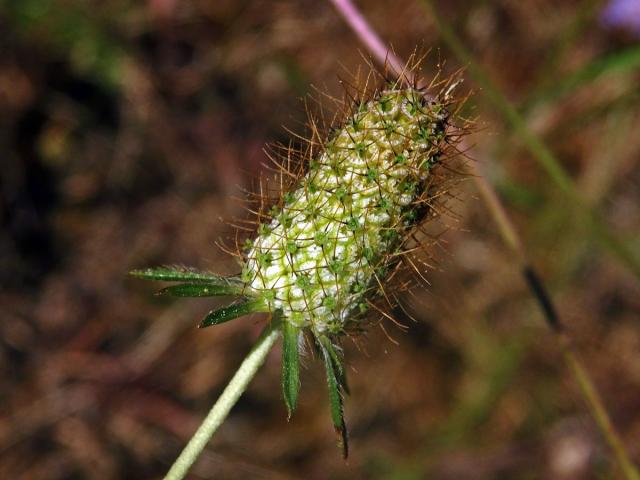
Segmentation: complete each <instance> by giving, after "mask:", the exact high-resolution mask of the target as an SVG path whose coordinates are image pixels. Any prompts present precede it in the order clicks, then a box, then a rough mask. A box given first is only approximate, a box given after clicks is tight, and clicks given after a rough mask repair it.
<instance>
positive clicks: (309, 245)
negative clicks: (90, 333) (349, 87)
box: [242, 84, 447, 334]
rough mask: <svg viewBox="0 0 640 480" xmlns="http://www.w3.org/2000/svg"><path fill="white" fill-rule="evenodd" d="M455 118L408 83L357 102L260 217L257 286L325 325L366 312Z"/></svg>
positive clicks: (253, 266)
mask: <svg viewBox="0 0 640 480" xmlns="http://www.w3.org/2000/svg"><path fill="white" fill-rule="evenodd" d="M446 119H447V113H446V109H445V108H444V105H442V104H441V103H437V102H429V101H427V100H426V99H425V96H424V92H423V91H421V90H418V89H416V88H412V87H403V86H401V85H399V84H391V85H388V87H387V88H386V89H384V90H382V91H380V92H378V93H377V94H375V96H374V97H373V98H371V99H369V100H363V101H362V102H361V103H360V104H359V105H357V106H356V108H355V111H354V112H353V113H352V114H351V116H350V117H349V118H348V120H347V122H346V123H345V124H344V125H342V126H341V127H340V128H339V129H337V130H334V132H333V133H332V134H331V136H330V137H329V138H328V139H327V141H326V143H324V144H323V145H322V148H321V151H320V153H319V154H318V156H317V157H316V158H313V159H310V162H309V165H308V169H307V171H306V173H305V174H304V175H303V176H301V178H300V179H299V180H298V182H297V185H296V186H295V188H294V189H293V190H290V191H289V192H286V193H285V195H284V197H283V202H282V205H281V206H280V207H277V208H276V209H274V210H273V211H272V212H271V216H272V219H271V221H270V222H268V223H264V224H261V225H260V227H259V230H258V235H257V237H256V238H255V240H254V241H253V242H252V243H251V244H250V249H249V250H248V252H247V254H246V257H245V259H244V267H243V274H242V278H243V280H244V281H245V282H246V283H247V285H248V286H249V287H250V288H251V290H252V293H253V294H255V295H256V296H261V297H262V298H264V300H265V303H266V304H267V305H268V308H269V310H270V311H281V312H282V316H283V319H284V320H285V321H288V322H291V323H293V324H294V325H295V326H296V327H300V328H303V327H309V328H310V329H311V330H312V331H313V332H314V333H315V334H326V333H329V334H338V333H340V332H341V331H343V330H344V328H345V324H346V323H347V322H349V321H354V319H356V318H359V317H361V314H362V313H363V312H365V311H366V310H367V309H368V303H367V302H368V298H369V297H371V296H372V294H375V293H376V292H377V291H379V290H380V287H381V283H380V282H382V281H383V280H384V273H385V270H387V269H388V268H389V267H390V266H391V264H392V263H394V260H396V259H397V256H398V254H399V249H400V248H402V243H403V239H405V237H406V233H407V231H409V230H411V229H413V227H414V226H415V224H416V222H417V221H419V220H420V219H421V218H422V215H421V214H420V212H422V211H423V210H424V206H425V204H426V202H428V198H427V197H426V195H427V194H428V191H427V188H426V187H427V185H428V182H427V180H428V178H429V175H430V171H431V169H432V168H433V167H434V166H435V165H436V164H437V163H438V162H439V160H440V155H441V152H442V151H443V149H444V148H445V145H443V143H444V142H445V141H446V135H445V126H446V125H445V121H446Z"/></svg>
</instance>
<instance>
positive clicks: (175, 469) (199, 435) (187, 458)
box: [164, 318, 280, 480]
mask: <svg viewBox="0 0 640 480" xmlns="http://www.w3.org/2000/svg"><path fill="white" fill-rule="evenodd" d="M279 335H280V322H279V320H278V319H277V318H274V319H273V320H272V321H271V322H270V323H269V325H267V326H266V327H265V329H264V330H263V331H262V334H261V335H260V337H259V338H258V340H257V341H256V343H255V345H254V346H253V348H252V349H251V351H250V352H249V354H248V355H247V356H246V358H245V359H244V361H243V362H242V364H241V365H240V367H239V368H238V371H237V372H236V374H235V375H234V376H233V378H232V379H231V381H230V382H229V384H228V385H227V388H225V389H224V392H222V395H220V397H219V398H218V401H217V402H216V403H215V404H214V405H213V408H211V411H210V412H209V414H208V415H207V416H206V418H205V419H204V420H203V422H202V424H201V425H200V427H199V428H198V430H197V431H196V433H195V434H194V435H193V437H191V440H189V443H188V444H187V446H186V447H185V448H184V450H183V451H182V453H181V454H180V456H179V457H178V459H177V460H176V461H175V462H174V464H173V465H172V466H171V469H170V470H169V472H168V473H167V475H166V476H165V477H164V478H165V480H181V479H182V478H184V477H185V476H186V474H187V472H188V471H189V469H190V468H191V466H192V465H193V463H194V462H195V461H196V459H197V458H198V456H199V455H200V453H202V450H203V449H204V447H205V446H206V445H207V443H208V442H209V440H210V439H211V437H212V436H213V434H214V433H215V432H216V430H217V429H218V427H219V426H220V425H221V424H222V422H224V420H225V419H226V418H227V415H228V414H229V411H230V410H231V408H232V407H233V406H234V405H235V404H236V402H237V401H238V399H239V398H240V395H242V393H243V392H244V391H245V390H246V389H247V386H248V385H249V382H251V380H252V379H253V377H254V376H255V374H256V372H257V371H258V369H259V368H260V366H262V364H263V363H264V360H265V358H266V357H267V354H268V353H269V351H270V350H271V348H272V347H273V345H274V344H275V343H276V340H277V339H278V336H279Z"/></svg>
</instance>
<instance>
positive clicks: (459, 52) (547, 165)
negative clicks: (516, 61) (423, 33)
mask: <svg viewBox="0 0 640 480" xmlns="http://www.w3.org/2000/svg"><path fill="white" fill-rule="evenodd" d="M422 4H423V5H424V6H425V8H426V9H427V10H428V12H429V13H430V14H431V16H432V18H433V20H434V21H435V23H436V26H437V27H438V30H439V31H440V34H441V35H442V38H443V39H444V40H445V42H446V43H447V45H448V46H449V47H450V48H451V50H452V51H453V53H454V54H455V55H456V56H457V57H458V58H459V59H460V61H462V62H464V63H466V65H467V67H468V69H469V72H470V73H471V75H472V76H473V77H474V78H475V80H476V81H477V82H478V84H479V85H480V86H481V87H482V88H483V90H484V93H485V95H486V96H487V98H488V99H489V100H490V102H491V103H492V104H493V105H494V107H495V108H496V109H497V110H499V111H500V113H501V114H502V115H503V117H504V119H505V121H506V123H507V124H508V125H509V126H510V127H511V128H512V129H513V131H514V132H515V133H516V134H517V135H518V136H519V137H520V139H521V140H522V142H523V143H524V145H525V146H526V147H527V149H528V150H529V152H530V153H531V154H532V155H533V157H534V158H535V159H536V160H537V162H538V163H539V164H540V166H541V167H542V168H543V169H544V171H545V172H546V173H547V175H548V176H549V178H550V179H551V180H552V181H553V182H554V183H555V184H556V186H557V187H558V188H559V189H560V190H561V191H562V193H563V194H565V195H566V196H567V198H568V199H569V200H571V201H572V202H573V203H574V204H575V205H576V206H577V207H578V213H579V214H580V215H581V216H582V217H583V218H584V219H585V220H586V221H587V225H588V226H589V228H590V229H591V231H592V233H593V235H594V237H595V238H596V239H597V240H598V241H599V242H600V244H601V245H602V246H603V247H605V248H606V249H608V250H609V252H610V253H612V254H613V255H615V256H616V257H618V259H619V260H621V261H622V263H623V264H624V265H625V266H626V267H627V268H628V269H629V270H631V271H632V272H633V273H634V275H635V276H636V277H637V278H640V259H639V258H638V257H637V254H636V252H635V251H633V250H632V249H630V248H629V247H628V246H627V245H626V244H625V243H624V242H622V241H620V240H619V239H618V238H616V237H615V236H614V235H613V234H611V233H610V232H609V231H608V229H607V226H606V224H605V223H604V221H603V220H602V218H601V217H600V215H599V214H598V213H597V212H596V211H594V210H593V209H591V208H590V206H589V205H588V204H587V203H586V202H585V201H584V199H583V198H582V197H581V195H580V193H579V192H578V190H577V189H576V187H575V185H574V183H573V180H572V179H571V176H570V175H569V174H568V173H567V172H566V170H565V169H564V167H563V166H562V165H561V164H560V162H559V160H558V159H557V158H556V156H555V154H554V153H553V152H552V151H551V150H550V149H549V147H547V145H546V144H545V143H544V142H543V141H542V140H540V138H538V136H537V135H535V134H534V133H533V132H531V130H530V129H529V127H528V125H527V123H526V121H525V120H524V118H523V117H522V116H521V115H520V113H519V112H518V110H516V108H515V107H514V106H513V105H512V104H511V102H510V101H509V100H508V99H507V98H506V97H505V96H504V94H503V93H502V92H501V91H500V89H499V88H498V87H497V86H496V85H495V83H494V82H493V80H492V79H491V78H490V76H489V74H488V73H487V72H486V71H485V70H484V69H483V68H482V67H481V66H480V64H479V63H478V62H476V60H475V59H474V58H473V55H472V53H471V52H470V51H469V49H468V48H467V46H466V45H465V44H464V43H463V42H462V40H461V39H460V37H459V36H458V35H457V33H456V32H455V30H454V29H453V28H452V27H451V26H450V25H449V24H448V23H447V22H445V20H444V19H443V18H442V16H441V15H440V13H439V12H438V9H437V8H436V7H435V6H434V3H433V0H422Z"/></svg>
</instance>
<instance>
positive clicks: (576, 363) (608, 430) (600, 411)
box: [564, 339, 640, 480]
mask: <svg viewBox="0 0 640 480" xmlns="http://www.w3.org/2000/svg"><path fill="white" fill-rule="evenodd" d="M564 356H565V360H566V362H567V364H568V365H569V368H570V369H571V371H572V372H573V376H574V377H575V379H576V381H577V382H578V385H579V386H580V391H581V392H582V395H583V396H584V397H585V400H586V401H587V403H588V405H589V409H590V410H591V414H592V415H593V418H594V420H595V421H596V423H597V424H598V428H599V430H600V432H601V433H602V435H603V436H604V437H605V440H606V441H607V443H608V444H609V447H610V448H611V450H612V451H613V454H614V455H615V457H616V460H617V461H618V465H619V467H620V469H621V470H622V472H623V475H624V478H626V479H627V480H640V473H639V472H638V469H637V468H636V467H635V465H634V464H633V463H632V462H631V459H630V458H629V455H628V453H627V450H626V449H625V446H624V444H623V443H622V440H621V439H620V436H619V435H618V433H617V432H616V430H615V428H614V427H613V425H612V424H611V419H610V418H609V415H608V414H607V410H606V408H605V407H604V404H603V403H602V399H601V398H600V395H599V394H598V391H597V390H596V387H595V386H594V384H593V381H592V380H591V377H590V376H589V374H588V373H587V371H586V370H585V369H584V367H583V366H582V363H581V362H580V360H579V358H578V356H577V355H576V353H575V352H574V351H573V350H572V346H571V344H570V343H569V341H568V339H566V340H565V347H564Z"/></svg>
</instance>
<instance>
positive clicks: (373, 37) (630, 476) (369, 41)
mask: <svg viewBox="0 0 640 480" xmlns="http://www.w3.org/2000/svg"><path fill="white" fill-rule="evenodd" d="M330 1H331V3H333V5H334V6H335V7H336V9H337V10H338V13H339V14H340V15H341V16H342V17H343V18H344V20H345V21H346V23H347V24H349V25H350V26H351V28H352V29H353V30H354V32H355V33H356V35H357V36H358V38H359V39H360V41H361V42H362V43H363V44H364V45H365V47H367V50H368V51H369V53H370V54H371V55H372V56H373V58H374V59H375V60H376V61H377V62H379V63H380V64H382V65H386V66H388V67H390V68H392V69H394V71H395V73H396V74H399V75H400V74H402V72H404V71H405V68H404V67H403V65H404V62H403V61H402V60H401V59H400V58H399V57H398V56H397V55H395V54H394V53H393V52H392V51H390V50H389V49H383V48H381V45H384V44H383V42H382V40H381V39H380V36H379V35H378V34H377V33H376V31H375V30H374V29H373V28H372V27H371V25H370V24H369V23H368V22H367V20H366V19H365V18H364V16H363V15H362V13H361V12H360V11H359V10H358V9H357V8H356V7H355V6H354V5H353V3H352V2H351V0H330ZM423 1H424V3H425V4H426V5H427V6H429V7H430V9H431V10H432V11H433V12H434V15H437V12H435V8H434V7H433V5H432V4H431V2H430V1H429V0H423ZM437 21H438V22H439V26H440V27H441V28H442V26H443V25H444V24H443V23H442V21H441V20H440V19H439V17H437ZM448 33H449V35H448V36H449V38H453V39H454V41H456V42H457V43H456V45H457V46H458V48H459V49H460V50H461V52H462V53H466V58H464V59H463V60H464V61H465V62H467V63H469V65H470V69H471V70H472V73H473V70H474V69H473V68H471V65H475V68H477V69H480V67H479V66H478V65H477V64H475V62H473V59H472V58H471V55H470V54H469V53H468V52H467V51H466V49H465V48H464V46H463V45H462V43H461V42H460V41H459V40H458V39H457V37H456V36H455V33H453V31H451V30H450V29H449V30H448ZM443 35H444V33H443ZM452 48H453V47H452ZM454 50H455V49H454ZM480 72H481V73H483V72H482V71H481V70H480ZM487 80H488V77H487ZM489 85H490V87H493V85H492V84H491V83H490V81H489ZM493 92H494V93H495V98H496V99H497V101H498V102H499V103H501V105H502V106H503V107H504V108H505V112H511V111H513V113H514V114H515V116H512V118H516V124H517V125H520V124H521V126H522V128H524V129H525V131H526V132H528V133H529V135H530V136H531V138H533V139H534V142H533V147H536V146H541V147H542V150H538V153H542V159H546V165H547V166H548V167H549V173H550V174H553V173H555V174H557V176H556V177H555V180H556V182H557V183H559V185H561V186H562V187H563V190H566V189H568V191H569V192H573V193H571V195H577V192H575V189H574V187H573V183H572V182H571V179H570V178H569V177H568V175H567V174H566V173H565V172H564V170H563V169H562V167H561V166H560V165H559V164H558V163H557V162H556V160H555V157H554V156H553V154H551V152H550V151H548V150H547V148H546V146H545V145H544V144H542V142H540V141H539V140H537V137H535V136H533V135H532V134H530V132H529V131H528V129H527V128H526V126H525V125H524V122H523V121H522V119H521V118H520V116H519V115H518V113H517V112H516V111H515V109H513V107H512V106H511V104H509V103H508V101H507V100H506V99H505V98H504V96H503V95H502V94H501V93H500V92H499V91H498V90H497V88H495V87H494V88H493ZM469 168H470V169H471V173H472V175H471V176H472V178H473V180H474V182H475V184H476V186H477V188H478V191H479V193H480V197H481V199H482V201H483V202H484V203H485V205H486V207H487V209H488V211H489V214H490V216H491V218H492V219H493V220H494V222H495V224H496V226H497V227H498V232H499V233H500V235H501V237H502V239H503V241H504V243H505V244H506V245H507V246H508V247H509V249H510V250H511V252H512V253H513V254H514V256H515V257H516V259H517V260H518V262H519V264H520V267H521V272H522V275H523V277H524V279H525V281H526V283H527V286H528V287H529V289H530V290H531V292H532V295H533V296H534V298H535V299H536V302H537V303H538V304H539V306H540V308H541V310H542V313H543V315H544V318H545V321H546V323H547V325H548V326H549V328H550V330H551V331H552V332H553V333H554V336H555V337H556V339H557V340H558V342H559V345H560V348H561V350H562V353H563V358H564V361H565V363H566V364H567V366H568V368H569V370H570V371H571V373H572V375H573V377H574V378H575V380H576V383H577V384H578V387H579V389H580V393H581V395H582V396H583V397H584V399H585V401H586V403H587V407H588V409H589V412H590V413H591V415H592V416H593V418H594V420H595V422H596V425H597V427H598V429H599V431H600V432H601V434H602V435H603V437H604V439H605V440H606V442H607V444H608V445H609V447H610V448H611V450H612V451H613V454H614V456H615V457H616V461H617V462H618V464H619V466H620V469H621V470H622V472H623V474H624V476H625V478H626V479H627V480H640V473H639V472H638V469H637V468H636V467H635V466H634V464H633V463H632V462H631V460H630V456H629V454H628V452H627V450H626V448H625V446H624V443H623V442H622V440H621V438H620V436H619V434H618V432H617V431H616V429H615V427H614V426H613V424H612V422H611V419H610V416H609V414H608V412H607V410H606V408H605V406H604V403H603V401H602V398H601V396H600V394H599V393H598V390H597V388H596V386H595V384H594V382H593V380H592V379H591V376H590V375H589V373H588V371H587V370H586V369H585V368H584V366H583V365H582V362H581V361H580V359H579V357H578V355H577V353H576V352H575V350H574V347H573V343H572V342H571V339H570V336H569V334H568V332H566V330H565V329H564V326H563V324H562V322H561V320H560V317H559V314H558V311H557V309H556V307H555V305H554V303H553V301H552V299H551V296H550V295H549V293H548V291H547V289H546V287H545V286H544V283H543V282H542V280H541V278H540V277H539V276H538V275H537V273H536V272H535V270H534V269H533V268H532V267H531V266H530V264H529V262H528V261H527V256H526V251H525V248H524V246H523V245H524V244H523V242H522V240H521V238H520V235H519V234H518V232H517V230H516V228H515V227H514V225H513V222H512V221H511V219H510V218H509V215H508V214H507V212H506V209H505V208H504V206H503V205H502V202H501V201H500V198H499V197H498V195H497V194H496V193H495V190H494V189H493V188H492V187H491V185H490V184H489V183H488V182H487V181H486V179H485V178H484V177H483V176H482V174H481V172H480V171H479V169H478V168H477V166H476V165H475V164H474V162H470V167H469ZM552 178H553V176H552ZM623 258H624V256H623ZM634 271H635V269H634ZM638 272H640V269H639V270H638Z"/></svg>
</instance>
